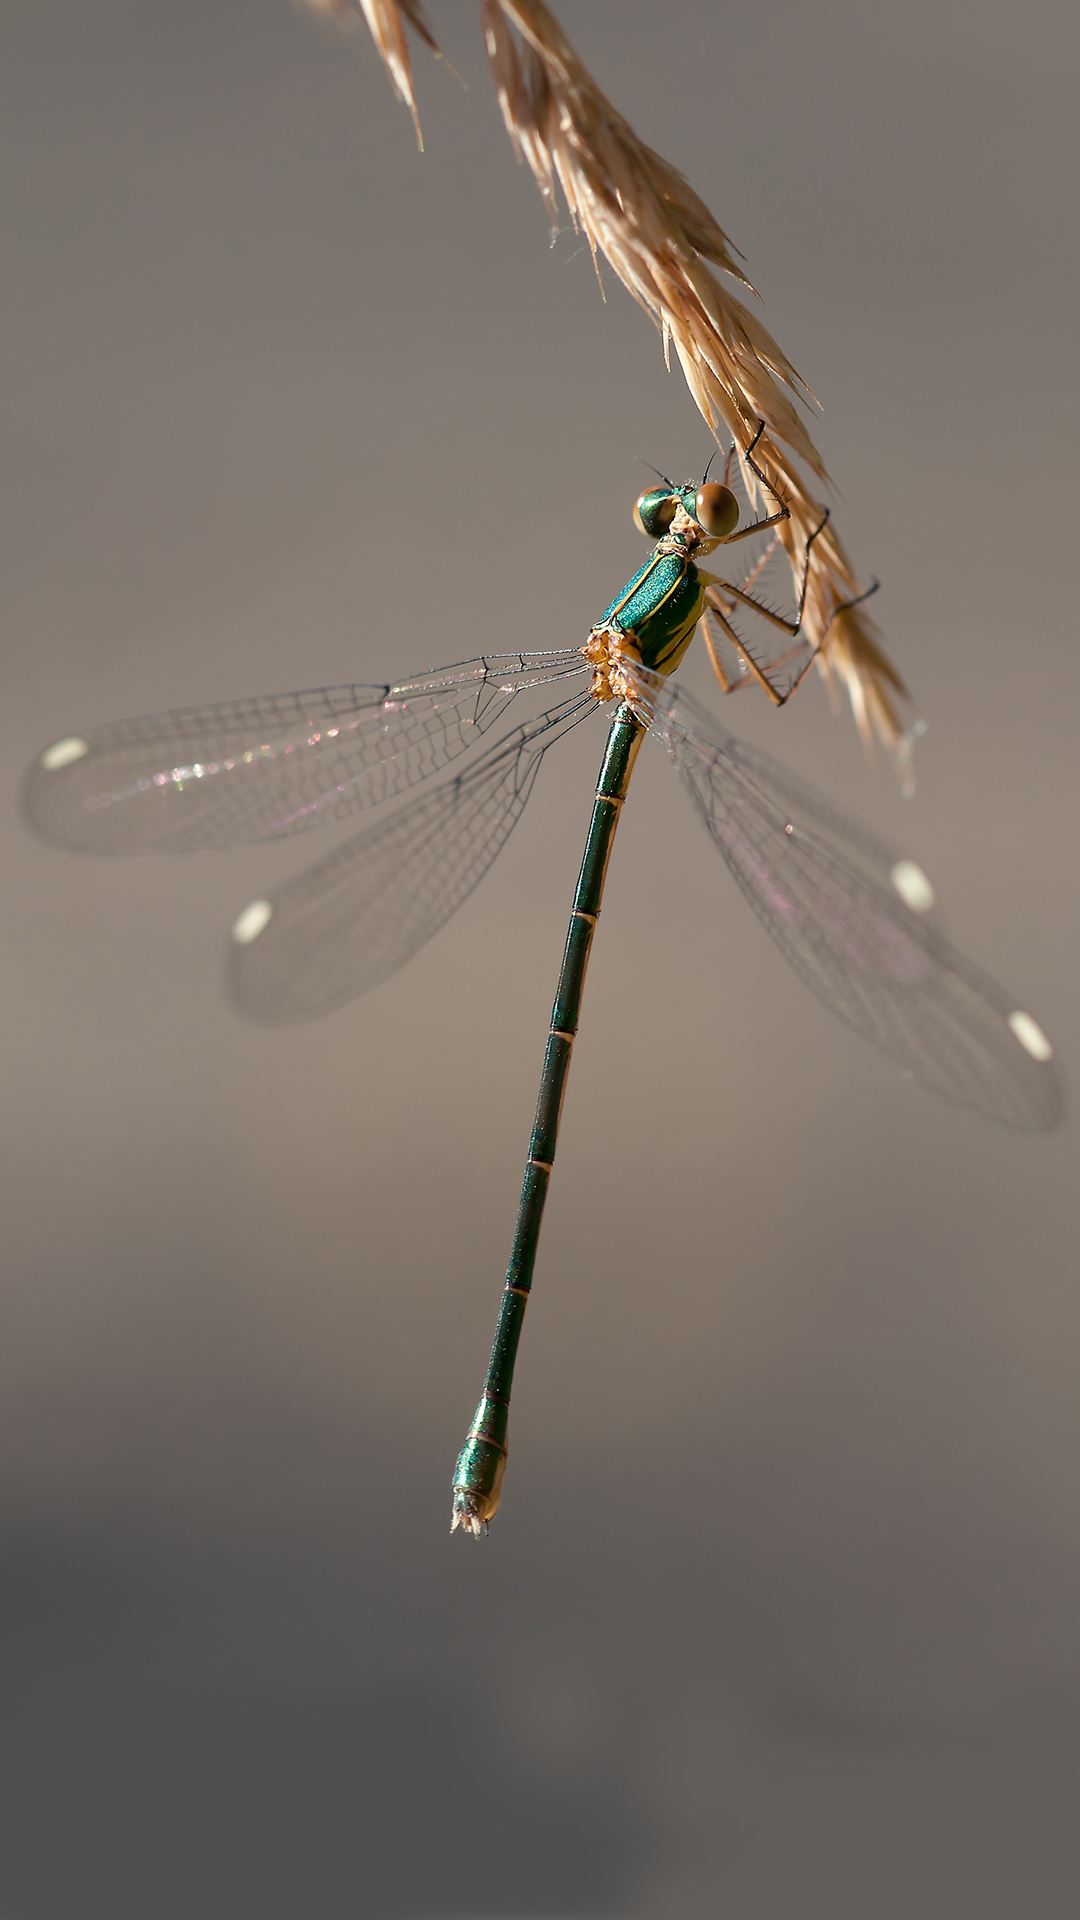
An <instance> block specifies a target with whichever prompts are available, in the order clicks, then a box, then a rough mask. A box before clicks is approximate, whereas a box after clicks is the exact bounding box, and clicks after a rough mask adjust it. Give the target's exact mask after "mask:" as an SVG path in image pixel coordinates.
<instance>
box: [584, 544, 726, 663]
mask: <svg viewBox="0 0 1080 1920" xmlns="http://www.w3.org/2000/svg"><path fill="white" fill-rule="evenodd" d="M704 605H705V585H704V582H703V581H702V579H701V575H700V574H699V573H698V570H697V568H696V567H695V565H694V563H693V561H692V560H690V559H688V558H686V557H685V556H684V555H682V554H678V553H654V554H653V556H652V558H651V559H650V560H647V561H646V562H645V565H644V566H643V567H642V568H640V569H639V571H638V572H637V573H635V575H634V577H633V579H632V580H631V581H629V582H628V584H627V585H626V586H625V587H624V588H623V590H622V592H621V593H620V594H618V595H617V596H616V598H615V599H614V600H613V601H612V603H611V605H610V607H608V608H607V610H606V611H605V613H604V614H603V615H602V616H601V618H600V619H599V620H598V621H597V623H596V624H597V626H598V627H600V628H605V627H617V628H618V630H619V631H620V632H621V633H626V634H631V635H632V636H633V638H634V640H635V641H636V643H637V646H638V649H639V651H640V653H641V658H642V660H643V661H644V663H645V665H646V666H647V667H652V668H653V670H654V672H656V673H673V672H674V670H675V668H676V667H677V666H678V664H679V661H680V660H681V659H682V657H683V654H684V653H685V652H686V649H687V647H688V646H689V645H690V641H691V639H692V637H693V632H694V628H695V627H696V626H697V623H698V621H699V620H700V618H701V611H702V608H703V607H704Z"/></svg>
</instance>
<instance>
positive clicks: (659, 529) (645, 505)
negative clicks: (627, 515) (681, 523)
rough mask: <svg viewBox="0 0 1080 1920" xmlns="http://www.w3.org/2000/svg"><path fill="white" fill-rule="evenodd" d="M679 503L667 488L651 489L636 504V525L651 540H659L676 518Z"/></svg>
mask: <svg viewBox="0 0 1080 1920" xmlns="http://www.w3.org/2000/svg"><path fill="white" fill-rule="evenodd" d="M678 504H679V503H678V501H677V500H676V499H675V498H674V496H673V495H672V493H671V492H670V491H669V489H668V488H667V487H650V488H649V490H648V492H647V493H640V494H639V495H638V497H637V499H636V500H635V502H634V525H635V527H636V528H637V530H638V532H639V533H644V534H645V535H647V537H648V538H649V539H650V540H659V539H660V536H661V535H662V534H665V533H666V532H667V530H668V528H669V527H670V525H671V523H672V521H673V520H674V518H675V510H676V508H677V506H678Z"/></svg>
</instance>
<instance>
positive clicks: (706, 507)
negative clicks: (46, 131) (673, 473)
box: [634, 480, 739, 546]
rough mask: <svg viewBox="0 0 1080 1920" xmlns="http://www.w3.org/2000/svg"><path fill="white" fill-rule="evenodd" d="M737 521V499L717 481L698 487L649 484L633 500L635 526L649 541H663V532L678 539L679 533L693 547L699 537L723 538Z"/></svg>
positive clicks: (733, 527) (732, 529)
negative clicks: (655, 485) (678, 518)
mask: <svg viewBox="0 0 1080 1920" xmlns="http://www.w3.org/2000/svg"><path fill="white" fill-rule="evenodd" d="M680 514H681V515H682V519H681V521H677V519H676V516H678V515H680ZM738 524H739V503H738V500H737V499H736V498H735V495H734V494H733V493H732V491H731V488H730V487H725V486H721V484H720V482H719V481H718V480H712V481H710V482H709V483H708V484H707V485H706V484H702V485H701V486H700V487H698V486H694V485H693V484H692V483H691V484H688V485H687V486H685V487H671V486H663V487H649V488H647V489H646V491H645V492H644V493H642V494H639V495H638V497H637V500H636V501H635V503H634V525H635V526H636V527H637V528H638V531H639V532H640V533H644V534H645V535H647V537H648V538H649V539H650V540H662V539H663V537H664V535H665V534H673V535H674V537H675V538H676V539H678V538H679V536H680V534H681V535H683V537H684V538H685V539H686V543H687V545H688V546H694V545H698V544H700V542H701V541H702V540H710V541H718V540H726V539H728V537H729V536H730V535H731V534H733V533H734V531H735V528H736V527H737V526H738Z"/></svg>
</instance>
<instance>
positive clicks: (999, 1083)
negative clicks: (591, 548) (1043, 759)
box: [626, 662, 1064, 1133]
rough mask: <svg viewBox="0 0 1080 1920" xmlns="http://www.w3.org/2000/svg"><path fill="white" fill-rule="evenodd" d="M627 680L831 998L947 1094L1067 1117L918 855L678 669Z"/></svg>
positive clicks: (996, 1110) (1039, 1048) (1020, 1123)
mask: <svg viewBox="0 0 1080 1920" xmlns="http://www.w3.org/2000/svg"><path fill="white" fill-rule="evenodd" d="M626 679H627V684H628V689H629V697H630V704H631V705H632V707H633V708H634V711H635V712H636V713H637V714H638V715H639V717H640V718H641V719H642V720H644V721H645V722H646V724H647V725H648V727H649V729H650V731H651V732H652V733H654V734H655V735H656V737H657V738H658V739H659V740H661V741H662V742H663V744H664V746H665V747H666V748H667V750H668V752H669V753H670V754H671V756H672V759H673V760H674V761H675V764H676V766H677V767H678V769H679V772H680V774H681V776H682V779H683V782H684V784H685V785H686V787H687V789H688V791H689V793H690V796H691V799H692V800H693V802H694V805H695V806H696V808H697V810H698V812H699V813H700V814H701V817H702V819H703V820H704V822H705V825H706V826H707V828H708V830H709V832H710V834H711V835H712V837H713V839H714V840H715V841H716V844H717V846H718V847H719V849H720V851H721V853H722V854H723V856H724V859H725V860H726V861H727V864H728V866H729V867H730V868H731V871H732V873H733V874H734V875H735V878H736V880H737V881H738V883H739V885H740V887H741V888H742V890H743V892H744V894H745V895H746V897H747V899H748V900H749V902H750V904H751V906H752V907H753V909H754V911H755V913H756V914H757V916H758V918H759V919H760V920H761V922H762V924H763V925H764V926H765V928H766V929H767V931H768V932H769V933H770V934H771V935H772V938H773V939H774V940H775V942H776V944H777V946H778V947H779V948H780V950H781V952H782V953H783V954H784V955H785V957H786V958H787V959H788V960H789V961H790V962H791V965H792V966H793V967H794V968H795V971H796V972H797V973H798V974H800V975H801V976H802V978H803V979H804V980H805V981H806V984H807V985H808V986H809V987H811V988H812V989H813V991H814V992H815V993H816V994H817V995H818V997H819V999H821V1000H823V1001H824V1002H825V1005H826V1006H827V1007H830V1008H831V1009H832V1011H833V1012H834V1013H835V1014H838V1015H839V1017H840V1019H841V1020H843V1021H845V1022H846V1023H847V1025H848V1026H850V1027H854V1028H855V1030H856V1032H858V1033H861V1034H863V1035H864V1037H865V1038H866V1039H868V1040H871V1041H873V1043H874V1045H875V1046H877V1047H880V1048H881V1050H882V1052H883V1053H886V1054H888V1055H889V1057H890V1058H891V1059H893V1060H895V1061H897V1062H898V1063H899V1065H900V1066H902V1067H903V1068H904V1069H905V1070H906V1071H907V1072H909V1073H911V1074H912V1075H913V1076H914V1077H915V1078H916V1079H917V1080H919V1081H921V1082H922V1084H923V1085H924V1086H926V1087H929V1088H930V1089H931V1090H932V1091H933V1092H934V1093H937V1094H940V1095H942V1096H943V1097H944V1098H945V1099H947V1100H952V1101H955V1102H956V1103H957V1104H958V1105H960V1106H964V1107H970V1108H972V1109H973V1110H974V1111H975V1112H977V1113H980V1114H982V1115H983V1116H984V1117H985V1118H987V1119H990V1120H996V1121H999V1122H1000V1123H1001V1124H1002V1125H1004V1126H1009V1127H1016V1128H1022V1129H1026V1130H1028V1131H1031V1132H1037V1133H1040V1132H1049V1131H1051V1130H1052V1129H1053V1128H1054V1127H1056V1126H1058V1125H1059V1124H1060V1121H1061V1118H1062V1115H1063V1111H1064V1089H1063V1085H1062V1081H1061V1079H1060V1077H1059V1075H1058V1072H1057V1070H1056V1067H1055V1065H1054V1063H1053V1060H1052V1057H1051V1052H1052V1050H1051V1048H1050V1044H1049V1042H1048V1041H1047V1039H1046V1036H1045V1034H1044V1033H1043V1032H1042V1029H1041V1028H1040V1027H1039V1025H1038V1023H1037V1022H1036V1021H1035V1020H1034V1019H1033V1018H1032V1016H1031V1015H1030V1014H1028V1013H1025V1012H1024V1011H1023V1010H1022V1009H1021V1008H1020V1007H1018V1006H1017V1003H1016V1001H1015V1000H1014V999H1013V997H1012V996H1011V995H1010V994H1008V993H1007V992H1006V991H1005V990H1004V988H1002V987H999V986H997V985H996V984H995V982H994V981H993V980H990V979H988V978H987V976H986V975H985V974H984V973H982V972H981V971H980V970H979V969H978V968H977V967H975V966H973V965H972V964H971V962H970V961H969V960H965V959H964V957H963V956H962V955H961V954H959V953H957V952H956V951H955V949H954V948H952V947H950V946H949V945H948V944H947V943H946V941H945V940H944V938H943V937H942V934H941V932H940V929H939V928H938V926H937V925H936V924H935V922H934V920H933V915H932V908H933V892H932V889H931V888H930V885H929V882H928V881H927V879H926V876H925V874H923V872H922V870H921V868H919V867H918V866H917V865H916V864H915V862H914V861H911V860H905V859H903V858H901V857H899V856H898V855H897V854H896V853H895V852H893V851H891V850H889V849H888V848H887V847H885V846H884V845H882V843H881V842H879V841H878V840H876V839H875V838H874V837H873V836H872V835H871V834H868V833H867V832H866V831H865V830H864V829H863V828H861V827H859V826H856V825H855V824H854V823H853V822H852V821H850V820H847V819H845V817H844V816H843V815H842V814H840V813H838V812H835V811H834V810H833V809H832V808H830V807H829V806H827V805H826V804H825V803H824V802H823V801H822V800H820V799H818V798H817V796H816V795H815V794H814V793H812V792H811V791H810V790H809V789H808V788H806V787H804V786H802V785H801V783H800V782H798V781H797V780H795V779H793V778H792V777H791V776H790V775H789V774H787V773H786V772H785V771H784V770H783V769H782V768H781V767H778V766H777V765H776V764H775V762H774V761H772V760H770V759H769V758H768V756H767V755H766V754H763V753H760V752H759V751H758V750H757V749H756V748H753V747H750V746H748V745H746V744H745V743H743V742H741V741H738V740H735V739H734V738H733V737H732V735H731V734H729V733H728V732H727V730H726V729H725V728H724V727H722V726H721V725H720V722H719V721H718V720H716V719H715V717H714V716H713V715H712V714H710V713H708V712H707V711H706V709H705V708H704V707H701V706H699V705H698V703H697V702H696V701H695V700H693V699H692V698H691V697H690V695H688V694H687V693H685V692H683V691H682V690H681V689H679V688H677V687H673V686H672V685H671V684H670V682H669V681H666V680H662V679H660V678H659V676H658V675H656V674H654V673H650V672H649V671H648V670H647V669H646V668H643V667H639V666H637V665H635V664H634V663H633V662H627V664H626Z"/></svg>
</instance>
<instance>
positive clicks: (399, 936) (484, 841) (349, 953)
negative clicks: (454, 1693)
mask: <svg viewBox="0 0 1080 1920" xmlns="http://www.w3.org/2000/svg"><path fill="white" fill-rule="evenodd" d="M595 711H598V709H597V707H596V703H595V702H594V701H592V700H591V699H590V698H589V697H588V696H586V697H585V698H584V699H583V700H574V701H568V702H566V703H565V704H564V706H563V707H561V708H557V709H555V710H554V711H553V712H552V713H550V714H547V715H544V716H543V717H542V718H541V719H540V720H539V721H537V722H535V723H534V724H533V725H532V726H526V727H521V728H518V729H517V730H516V731H515V732H514V733H513V734H511V735H510V736H509V737H508V739H506V740H505V741H502V742H500V743H499V744H498V745H497V746H495V747H493V748H492V749H491V750H490V752H489V753H486V754H485V755H484V756H483V758H482V759H481V760H479V761H477V763H476V764H475V765H474V766H472V767H470V768H469V769H468V771H467V772H464V773H461V774H458V775H457V776H456V777H455V778H452V779H449V780H443V781H440V782H439V784H438V785H437V786H435V787H433V788H432V789H431V790H430V791H429V792H427V793H423V794H419V795H417V797H416V798H415V799H414V800H411V801H409V802H408V803H407V805H405V806H403V807H400V808H398V809H397V810H396V811H395V812H394V813H392V814H390V815H389V816H388V817H387V818H385V819H380V820H379V821H377V822H375V823H373V824H372V825H371V826H370V827H368V828H367V829H366V830H365V831H364V832H362V833H359V834H356V835H354V836H353V838H352V839H349V840H346V841H345V842H344V844H343V845H342V846H340V847H337V848H335V850H334V852H333V853H331V854H329V855H328V856H327V858H326V859H325V860H322V861H320V862H319V864H318V865H317V866H314V867H309V868H308V869H307V871H306V872H304V873H301V874H299V875H298V876H297V878H296V879H295V880H291V881H289V882H288V883H287V884H286V885H285V886H283V887H281V888H279V889H278V891H277V892H276V893H274V894H271V895H270V896H269V897H268V898H267V899H266V900H260V901H253V902H252V904H251V906H250V907H247V908H245V910H244V912H243V913H242V914H241V915H240V917H239V919H238V920H237V923H236V926H235V928H234V930H233V941H232V946H231V948H230V952H229V958H228V963H227V970H228V982H229V990H230V993H231V996H232V998H233V999H234V1001H235V1002H236V1003H237V1004H238V1005H239V1007H240V1008H241V1010H242V1011H243V1012H244V1013H246V1014H248V1015H249V1016H250V1017H251V1018H252V1019H254V1020H259V1021H264V1022H272V1023H276V1022H289V1021H297V1020H304V1019H310V1018H312V1017H313V1016H314V1015H316V1014H320V1013H326V1012H329V1011H330V1009H331V1008H333V1007H338V1006H341V1005H343V1004H344V1002H345V1001H347V1000H352V999H354V998H355V997H356V996H357V995H358V994H361V993H366V992H367V990H368V988H369V987H374V986H377V985H378V984H379V982H380V981H382V980H386V979H387V978H388V977H389V976H390V975H391V974H392V973H396V972H397V970H398V968H399V967H401V966H403V965H404V964H405V962H406V960H408V959H410V958H411V957H412V955H413V954H414V953H415V952H416V951H417V949H418V948H420V947H422V946H423V945H424V943H425V942H426V941H428V940H430V939H431V937H432V935H433V934H434V933H437V932H438V930H439V928H440V927H441V926H443V925H444V923H445V922H446V921H447V920H448V919H449V918H450V915H451V914H452V913H454V912H456V910H457V908H458V907H459V906H460V905H461V903H462V901H463V900H465V899H466V898H467V897H468V895H469V894H470V893H471V892H472V890H473V888H474V887H475V886H476V885H477V883H478V882H479V881H480V880H481V879H482V878H483V876H484V874H485V873H486V872H487V870H488V868H489V867H490V865H491V863H492V861H493V860H494V859H495V857H496V855H497V854H498V853H499V851H500V850H501V848H502V847H503V846H504V845H505V843H506V839H507V836H508V835H509V833H510V832H511V830H512V829H513V827H514V826H515V825H516V823H517V821H518V820H519V818H520V816H521V812H522V809H523V807H524V805H525V802H526V800H527V799H528V797H529V794H530V792H531V791H532V785H533V781H534V780H535V778H536V773H537V769H538V768H539V765H540V761H541V759H542V757H543V754H544V752H545V751H546V749H547V747H548V746H549V745H550V744H551V742H552V741H553V740H555V739H556V738H558V736H559V735H560V734H561V733H562V732H564V731H566V729H567V728H568V727H569V726H572V725H574V724H576V722H577V720H578V719H580V718H583V717H587V715H588V713H589V712H595Z"/></svg>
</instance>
